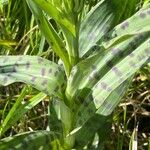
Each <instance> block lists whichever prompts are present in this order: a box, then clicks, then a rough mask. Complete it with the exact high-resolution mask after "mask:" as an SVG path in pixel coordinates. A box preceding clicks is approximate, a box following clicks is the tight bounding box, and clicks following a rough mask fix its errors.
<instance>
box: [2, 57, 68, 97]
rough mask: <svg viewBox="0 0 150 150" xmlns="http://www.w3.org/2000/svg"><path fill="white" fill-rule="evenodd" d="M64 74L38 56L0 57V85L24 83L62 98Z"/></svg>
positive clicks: (59, 68) (53, 64)
mask: <svg viewBox="0 0 150 150" xmlns="http://www.w3.org/2000/svg"><path fill="white" fill-rule="evenodd" d="M64 77H65V74H64V72H63V71H62V69H61V67H59V66H58V65H57V64H55V63H54V62H51V61H48V60H46V59H43V58H41V57H38V56H0V84H1V85H4V86H6V85H9V84H11V83H14V82H24V83H27V84H29V85H31V86H33V87H34V88H36V89H38V90H40V91H43V92H44V93H46V94H48V95H51V94H54V95H57V96H59V97H62V93H61V92H62V91H61V90H62V88H63V86H64V84H65V80H64Z"/></svg>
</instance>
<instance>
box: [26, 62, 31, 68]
mask: <svg viewBox="0 0 150 150" xmlns="http://www.w3.org/2000/svg"><path fill="white" fill-rule="evenodd" d="M26 68H27V69H29V68H30V62H29V61H28V62H27V63H26Z"/></svg>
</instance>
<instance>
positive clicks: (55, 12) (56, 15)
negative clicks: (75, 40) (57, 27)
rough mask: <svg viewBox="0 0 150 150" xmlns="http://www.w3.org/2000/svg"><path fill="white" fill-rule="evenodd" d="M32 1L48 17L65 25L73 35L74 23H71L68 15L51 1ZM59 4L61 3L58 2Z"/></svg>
mask: <svg viewBox="0 0 150 150" xmlns="http://www.w3.org/2000/svg"><path fill="white" fill-rule="evenodd" d="M32 1H34V2H35V3H36V4H37V5H38V7H39V8H40V9H41V10H44V11H45V12H46V13H47V14H48V15H49V16H50V17H52V18H53V19H54V20H55V21H56V22H58V23H60V24H62V25H63V26H65V27H66V28H67V29H68V30H69V31H70V32H71V33H72V34H73V35H75V25H74V23H72V21H73V20H71V19H72V18H69V15H65V13H63V12H62V11H60V10H59V9H57V7H55V6H54V5H53V4H52V2H50V1H45V0H32ZM59 5H61V3H60V4H59Z"/></svg>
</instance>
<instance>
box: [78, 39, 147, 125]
mask: <svg viewBox="0 0 150 150" xmlns="http://www.w3.org/2000/svg"><path fill="white" fill-rule="evenodd" d="M149 58H150V39H148V40H146V41H145V42H144V43H143V44H141V45H140V46H139V47H138V48H136V49H135V50H134V51H133V52H131V53H130V55H127V56H126V57H124V58H123V59H121V60H120V61H119V62H118V63H117V64H116V65H114V66H113V67H111V68H110V70H109V71H108V72H107V73H106V74H105V75H104V76H103V77H102V78H101V79H100V80H99V82H98V83H97V84H96V85H95V86H94V87H93V88H92V89H91V95H89V96H88V97H87V98H86V99H85V101H84V102H83V105H84V106H81V108H80V109H79V112H78V114H80V113H81V112H82V116H80V115H78V114H77V118H78V121H77V127H79V126H81V125H82V124H83V123H85V122H86V121H87V120H88V119H89V118H90V117H91V116H92V115H93V114H94V113H95V112H96V111H97V112H96V113H98V114H101V115H105V116H107V115H109V114H111V113H112V111H113V110H114V108H115V107H116V106H117V104H118V103H119V101H120V96H122V95H123V94H122V93H123V92H124V91H125V89H126V87H127V85H128V81H127V83H124V82H126V80H127V79H128V78H129V77H130V76H132V75H133V74H134V73H135V72H136V71H137V70H138V69H139V68H140V67H141V66H142V65H143V64H144V63H145V62H147V61H148V60H149ZM126 84H127V85H126ZM85 104H86V105H85ZM82 107H84V108H82Z"/></svg>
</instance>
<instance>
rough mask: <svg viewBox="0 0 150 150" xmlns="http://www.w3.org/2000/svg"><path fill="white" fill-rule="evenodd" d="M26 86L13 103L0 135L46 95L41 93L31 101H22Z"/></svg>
mask: <svg viewBox="0 0 150 150" xmlns="http://www.w3.org/2000/svg"><path fill="white" fill-rule="evenodd" d="M25 90H26V88H25V89H24V90H23V91H22V93H21V95H20V97H19V98H18V99H17V101H16V103H15V104H14V105H13V107H12V108H11V110H10V111H9V113H8V115H7V116H6V118H5V120H4V121H3V123H2V124H1V126H0V135H2V134H3V133H4V132H6V131H7V130H8V129H9V128H10V127H11V126H12V125H14V124H15V123H16V122H17V121H18V120H19V119H21V118H22V116H23V115H24V114H25V113H27V112H28V111H29V110H30V109H32V108H33V107H34V106H36V105H37V104H38V103H40V102H41V101H42V100H43V99H44V98H45V97H46V95H45V94H44V93H39V94H37V95H36V96H34V97H33V98H31V99H30V100H29V101H27V102H25V103H21V101H22V100H23V98H24V97H25V94H26V91H25Z"/></svg>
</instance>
